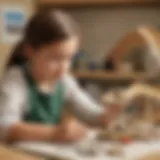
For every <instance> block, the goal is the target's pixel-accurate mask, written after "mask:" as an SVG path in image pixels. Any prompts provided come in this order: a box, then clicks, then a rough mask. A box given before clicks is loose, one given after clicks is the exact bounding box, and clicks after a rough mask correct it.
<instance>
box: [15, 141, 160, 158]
mask: <svg viewBox="0 0 160 160" xmlns="http://www.w3.org/2000/svg"><path fill="white" fill-rule="evenodd" d="M90 142H91V143H93V142H94V140H93V142H92V140H91V141H90ZM96 143H97V144H96ZM96 143H95V142H94V143H93V144H92V146H93V145H96V146H97V149H98V150H99V151H98V154H96V155H94V156H86V157H85V156H83V155H81V154H78V153H77V150H76V146H77V143H76V144H54V143H45V142H34V143H33V142H27V143H26V142H19V143H16V144H15V145H14V147H16V148H18V149H21V150H24V151H27V152H29V153H34V154H37V155H41V156H43V157H47V158H55V157H56V160H57V159H61V160H82V159H83V160H139V159H141V158H143V157H144V156H147V155H148V154H152V153H160V140H159V141H157V140H153V141H147V142H138V141H137V142H132V143H130V144H124V145H122V147H123V150H124V155H123V156H109V155H107V153H106V152H104V149H105V150H106V149H107V148H109V147H110V146H111V145H113V144H112V143H113V142H107V141H101V142H96ZM143 160H145V159H143ZM146 160H148V159H146ZM149 160H152V159H149ZM153 160H154V159H153ZM156 160H157V159H156ZM158 160H160V156H159V159H158Z"/></svg>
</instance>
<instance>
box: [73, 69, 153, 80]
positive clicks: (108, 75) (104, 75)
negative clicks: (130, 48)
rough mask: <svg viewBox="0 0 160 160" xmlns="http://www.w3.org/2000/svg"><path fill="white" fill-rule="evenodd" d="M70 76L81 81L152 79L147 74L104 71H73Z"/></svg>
mask: <svg viewBox="0 0 160 160" xmlns="http://www.w3.org/2000/svg"><path fill="white" fill-rule="evenodd" d="M72 75H73V76H74V77H76V78H78V79H81V80H87V79H88V80H120V81H121V80H124V81H133V80H149V79H151V78H152V77H151V76H150V75H149V74H147V73H142V72H135V73H120V72H105V71H93V72H91V71H73V72H72Z"/></svg>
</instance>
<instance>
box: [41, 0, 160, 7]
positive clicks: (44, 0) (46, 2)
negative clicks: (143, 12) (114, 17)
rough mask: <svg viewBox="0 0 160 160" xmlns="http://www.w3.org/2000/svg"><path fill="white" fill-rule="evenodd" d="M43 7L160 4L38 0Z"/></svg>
mask: <svg viewBox="0 0 160 160" xmlns="http://www.w3.org/2000/svg"><path fill="white" fill-rule="evenodd" d="M38 3H39V5H40V6H41V7H42V8H43V7H46V6H48V7H51V6H54V7H57V6H59V7H85V6H90V7H94V6H95V7H97V6H124V5H138V6H143V5H148V6H150V5H160V1H159V0H39V1H38Z"/></svg>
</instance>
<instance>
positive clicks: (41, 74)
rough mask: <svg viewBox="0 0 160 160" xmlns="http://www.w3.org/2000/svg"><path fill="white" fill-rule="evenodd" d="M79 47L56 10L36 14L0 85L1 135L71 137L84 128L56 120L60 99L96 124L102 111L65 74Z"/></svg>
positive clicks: (81, 133)
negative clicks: (70, 104) (68, 102)
mask: <svg viewBox="0 0 160 160" xmlns="http://www.w3.org/2000/svg"><path fill="white" fill-rule="evenodd" d="M78 46H79V32H78V27H77V26H76V24H75V22H74V21H73V20H72V19H71V17H69V16H68V15H66V14H65V13H63V12H61V11H57V10H52V11H47V12H42V13H38V14H36V15H35V16H34V17H33V18H32V19H31V20H30V22H29V23H28V25H27V27H26V29H25V32H24V38H23V41H22V42H21V43H20V44H19V45H18V46H17V47H16V49H15V51H14V53H13V54H12V56H11V59H10V61H9V64H8V68H7V72H6V73H5V75H4V77H3V79H2V84H1V88H0V128H1V133H0V134H1V138H2V139H6V140H10V141H17V140H23V141H27V140H29V141H76V140H79V139H81V138H82V137H83V136H85V133H86V128H85V126H84V125H82V124H81V123H78V121H75V122H73V121H72V122H68V123H66V124H65V125H61V118H62V117H61V116H62V110H63V107H64V105H63V104H64V101H66V100H67V101H71V102H72V104H73V106H72V109H73V111H74V112H75V113H76V115H77V116H78V117H80V118H81V119H82V120H84V121H86V122H89V123H94V124H100V123H101V119H102V117H103V115H105V114H104V112H103V109H102V107H100V106H98V105H97V104H96V103H94V102H93V101H92V100H90V98H89V97H88V96H87V95H86V94H85V93H84V92H83V91H82V90H81V89H80V88H79V87H78V85H77V83H76V82H75V80H74V79H73V78H72V77H71V76H70V75H69V74H68V73H67V72H68V70H69V67H70V64H71V60H72V56H73V55H74V54H75V53H76V52H77V50H78Z"/></svg>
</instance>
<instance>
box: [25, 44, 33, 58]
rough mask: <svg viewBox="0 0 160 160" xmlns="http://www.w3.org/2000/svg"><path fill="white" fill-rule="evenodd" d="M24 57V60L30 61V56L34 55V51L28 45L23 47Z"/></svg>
mask: <svg viewBox="0 0 160 160" xmlns="http://www.w3.org/2000/svg"><path fill="white" fill-rule="evenodd" d="M24 48H25V49H24V56H25V57H26V59H28V60H29V59H31V58H32V56H33V55H34V53H35V49H34V48H33V47H32V46H31V45H29V44H26V46H25V47H24Z"/></svg>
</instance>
